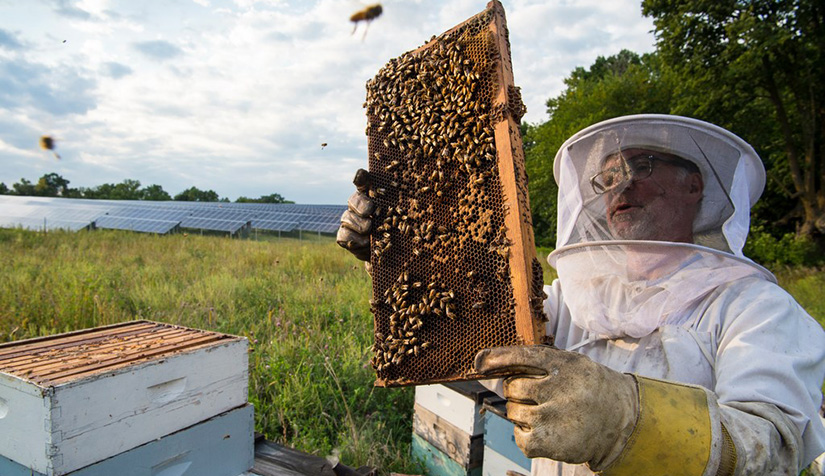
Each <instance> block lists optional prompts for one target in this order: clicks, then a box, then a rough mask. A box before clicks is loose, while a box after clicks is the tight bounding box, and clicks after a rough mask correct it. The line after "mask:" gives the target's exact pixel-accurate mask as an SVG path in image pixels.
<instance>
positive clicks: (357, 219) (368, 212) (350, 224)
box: [336, 169, 375, 261]
mask: <svg viewBox="0 0 825 476" xmlns="http://www.w3.org/2000/svg"><path fill="white" fill-rule="evenodd" d="M352 183H354V184H355V187H356V188H357V190H356V192H355V193H353V194H352V196H351V197H349V200H348V201H347V211H345V212H344V214H343V215H341V226H340V227H339V228H338V236H337V238H336V241H338V244H339V245H341V246H342V247H344V248H346V249H347V250H349V251H350V252H351V253H352V254H354V255H355V257H356V258H358V259H360V260H362V261H369V259H370V227H371V226H372V212H373V210H374V209H375V202H373V201H372V200H371V199H370V198H369V196H368V195H367V192H368V191H369V188H370V174H369V172H367V171H366V170H364V169H358V171H357V172H356V173H355V178H354V179H353V181H352Z"/></svg>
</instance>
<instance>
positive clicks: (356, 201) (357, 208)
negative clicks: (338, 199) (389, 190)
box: [347, 192, 375, 218]
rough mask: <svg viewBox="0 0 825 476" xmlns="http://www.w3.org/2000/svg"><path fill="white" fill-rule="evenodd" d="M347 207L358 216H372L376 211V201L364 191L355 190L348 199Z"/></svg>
mask: <svg viewBox="0 0 825 476" xmlns="http://www.w3.org/2000/svg"><path fill="white" fill-rule="evenodd" d="M347 208H349V209H350V210H351V211H352V212H354V213H355V214H356V215H358V216H362V217H364V218H371V217H372V212H373V211H375V202H374V201H373V200H372V199H371V198H370V197H368V196H367V194H366V193H364V192H353V194H352V195H350V197H349V200H347Z"/></svg>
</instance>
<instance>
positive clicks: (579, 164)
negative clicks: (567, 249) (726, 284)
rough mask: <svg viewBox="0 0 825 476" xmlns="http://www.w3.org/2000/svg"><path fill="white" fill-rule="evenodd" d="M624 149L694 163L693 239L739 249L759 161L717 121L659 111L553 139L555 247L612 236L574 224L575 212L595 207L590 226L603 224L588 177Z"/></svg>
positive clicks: (761, 173) (759, 185)
mask: <svg viewBox="0 0 825 476" xmlns="http://www.w3.org/2000/svg"><path fill="white" fill-rule="evenodd" d="M630 148H644V149H649V150H655V151H660V152H668V153H670V154H673V155H676V156H679V157H681V158H683V159H686V160H689V161H691V162H693V163H694V164H696V165H697V166H698V167H699V170H700V171H701V172H702V178H703V179H704V186H705V190H704V198H703V199H702V205H701V208H700V210H699V216H698V217H697V218H696V220H695V222H694V226H693V231H694V242H695V243H696V244H699V245H704V246H707V247H710V248H714V249H718V250H720V251H727V252H730V253H732V254H734V255H736V256H740V257H742V256H743V254H742V248H743V247H744V245H745V240H746V238H747V235H748V229H749V227H750V207H751V206H753V204H754V203H756V200H757V199H758V198H759V196H760V195H761V194H762V191H763V189H764V187H765V168H764V166H763V165H762V161H761V160H760V158H759V156H758V155H757V154H756V151H754V150H753V147H751V146H750V144H748V143H747V142H745V141H744V140H742V139H741V138H739V137H738V136H736V135H735V134H733V133H731V132H729V131H727V130H725V129H723V128H721V127H718V126H715V125H713V124H710V123H707V122H704V121H700V120H698V119H691V118H687V117H680V116H670V115H662V114H639V115H633V116H624V117H618V118H615V119H609V120H607V121H603V122H600V123H598V124H594V125H593V126H590V127H588V128H586V129H584V130H582V131H580V132H578V133H577V134H575V135H574V136H573V137H571V138H570V139H568V140H567V141H566V142H565V143H564V144H563V145H562V146H561V148H560V149H559V152H558V153H557V154H556V158H555V162H554V164H553V174H554V176H555V179H556V182H557V183H558V185H559V200H558V210H559V215H558V224H559V230H558V236H557V241H556V248H557V249H558V248H561V247H563V246H566V245H570V244H575V243H580V242H588V241H600V240H602V239H606V240H610V239H612V236H611V235H610V234H609V232H607V233H605V232H606V227H605V228H602V229H601V232H600V233H598V232H596V230H595V229H591V228H589V227H590V226H591V225H590V224H586V223H579V221H580V219H581V218H582V217H581V216H580V215H581V213H582V211H588V210H587V209H590V210H589V211H590V212H594V213H596V214H597V216H596V217H593V218H592V219H591V221H592V222H593V223H592V225H594V226H598V225H599V224H604V220H603V219H604V211H605V210H603V209H599V207H600V205H601V200H599V198H598V196H596V195H595V193H594V192H593V190H592V189H591V187H590V184H589V179H590V177H592V176H593V175H594V174H595V173H596V172H597V169H598V167H600V165H601V160H602V159H603V158H604V157H606V156H607V155H609V154H611V153H615V152H619V151H621V150H624V149H630ZM594 202H595V203H594ZM599 219H602V220H601V222H599ZM577 225H579V226H578V230H577Z"/></svg>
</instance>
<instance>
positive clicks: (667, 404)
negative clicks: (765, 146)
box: [339, 114, 825, 475]
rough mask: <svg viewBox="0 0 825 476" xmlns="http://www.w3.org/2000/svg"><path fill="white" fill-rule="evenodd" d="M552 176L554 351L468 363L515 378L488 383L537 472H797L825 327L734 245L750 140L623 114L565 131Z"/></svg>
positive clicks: (357, 214) (806, 458)
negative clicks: (555, 217)
mask: <svg viewBox="0 0 825 476" xmlns="http://www.w3.org/2000/svg"><path fill="white" fill-rule="evenodd" d="M554 175H555V178H556V181H557V182H558V184H559V199H558V227H559V228H558V232H557V246H556V250H555V251H554V252H553V253H551V254H550V256H549V257H548V260H549V261H550V264H552V265H553V266H554V267H555V269H556V270H557V271H558V276H559V278H558V279H557V280H555V281H554V282H553V284H552V285H551V286H546V287H545V292H546V293H547V294H548V298H547V300H546V301H545V312H546V314H547V315H548V317H549V318H550V321H549V322H548V325H547V332H548V334H552V335H554V336H555V347H556V348H551V347H548V346H521V347H502V348H495V349H487V350H483V351H481V352H480V353H479V354H478V355H477V356H476V362H475V365H476V370H477V371H479V372H481V373H484V374H487V375H490V376H496V375H501V374H507V373H509V374H513V373H515V374H516V376H513V377H509V378H506V379H504V380H497V381H495V384H496V385H497V387H498V388H497V390H498V391H499V393H501V394H502V395H503V396H504V397H505V398H507V400H508V403H507V416H508V418H509V419H511V420H512V421H514V422H515V423H516V430H515V437H516V443H517V444H518V445H519V447H520V448H521V449H522V451H524V453H525V454H526V455H527V456H528V457H530V458H536V459H534V460H533V462H532V473H533V474H534V475H551V474H552V475H556V474H563V475H589V474H593V473H594V472H603V474H610V475H625V474H626V475H660V474H673V475H675V474H685V475H734V474H736V475H740V474H759V475H767V474H793V475H796V474H798V473H799V472H800V471H801V469H802V468H804V467H806V466H807V465H808V464H809V463H810V462H811V461H812V460H813V459H814V458H815V457H816V456H818V455H819V454H820V453H822V452H823V450H825V427H823V425H822V422H821V420H820V418H819V415H818V410H819V408H820V404H821V402H822V393H821V385H822V381H823V378H825V332H823V330H822V328H821V326H820V325H819V324H818V323H817V322H816V321H814V320H813V319H812V318H811V317H810V316H809V315H808V314H807V313H806V312H805V311H804V310H803V309H802V308H801V307H800V306H799V305H798V304H797V303H796V302H795V301H794V299H793V298H792V297H791V296H790V295H788V294H787V293H786V292H785V291H784V290H782V289H781V288H780V287H779V286H777V284H776V280H775V278H774V277H773V275H772V274H771V273H770V272H769V271H767V270H766V269H764V268H763V267H761V266H759V265H758V264H756V263H754V262H753V261H751V260H750V259H748V258H746V257H745V256H744V255H743V253H742V248H743V246H744V244H745V239H746V237H747V234H748V228H749V212H750V207H751V206H752V205H753V204H754V202H755V201H756V200H757V198H758V197H759V195H760V194H761V193H762V189H763V187H764V184H765V171H764V168H763V166H762V163H761V161H760V159H759V157H758V156H757V154H756V152H755V151H754V150H753V148H752V147H751V146H750V145H748V144H747V143H746V142H744V141H743V140H742V139H740V138H739V137H737V136H735V135H734V134H732V133H730V132H728V131H726V130H724V129H722V128H719V127H717V126H714V125H712V124H708V123H706V122H702V121H698V120H695V119H689V118H684V117H678V116H665V115H647V114H646V115H636V116H627V117H620V118H616V119H611V120H608V121H604V122H601V123H598V124H595V125H593V126H591V127H588V128H587V129H584V130H583V131H581V132H579V133H577V134H576V135H574V136H573V137H571V138H570V139H569V140H568V141H567V142H565V143H564V144H563V145H562V147H561V149H560V150H559V152H558V154H557V155H556V159H555V163H554ZM370 206H371V204H370V202H369V201H368V199H366V198H365V196H364V195H363V194H358V193H356V195H354V197H353V198H352V199H351V200H350V208H351V210H352V211H351V212H350V213H349V214H347V213H345V215H344V216H343V217H342V228H341V229H340V230H339V242H340V243H342V245H343V246H345V247H349V248H351V249H353V250H355V251H356V254H357V252H358V250H359V249H360V250H361V251H363V246H364V245H365V244H366V246H368V243H369V241H368V238H367V241H366V243H365V242H364V241H363V238H364V236H365V235H364V233H363V231H364V227H363V224H364V220H368V216H369V213H370V211H369V208H370ZM367 229H368V228H367ZM361 256H364V255H363V254H361ZM367 256H368V255H367ZM560 349H564V350H560Z"/></svg>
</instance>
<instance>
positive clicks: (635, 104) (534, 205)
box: [523, 50, 672, 246]
mask: <svg viewBox="0 0 825 476" xmlns="http://www.w3.org/2000/svg"><path fill="white" fill-rule="evenodd" d="M671 82H672V79H671V76H670V75H669V74H668V73H667V72H666V71H663V70H662V68H661V62H660V61H659V58H658V57H657V56H656V55H655V54H647V55H644V56H641V57H640V56H639V55H637V54H636V53H633V52H631V51H628V50H622V51H621V52H619V53H618V54H616V55H613V56H610V57H607V58H605V57H601V56H600V57H599V58H597V59H596V61H595V62H594V63H593V65H592V66H591V67H590V68H589V69H584V68H582V67H578V68H576V69H575V70H573V72H572V73H571V75H570V77H569V78H567V79H565V84H566V85H567V88H566V89H565V90H564V91H563V92H562V93H561V94H560V95H559V96H557V97H555V98H550V99H548V100H547V113H548V115H549V116H550V119H549V120H548V121H547V122H544V123H542V124H538V125H527V126H526V127H524V128H523V129H525V133H524V151H525V159H526V167H527V172H528V174H529V176H530V208H531V211H532V215H533V230H534V233H535V236H536V243H538V244H539V245H542V246H552V245H554V244H555V233H556V195H557V194H558V189H557V188H556V182H555V179H554V178H553V159H554V157H555V155H556V152H557V151H558V150H559V147H561V145H562V143H564V141H565V140H567V139H568V138H569V137H570V136H572V135H573V134H575V133H576V132H578V131H579V130H581V129H583V128H585V127H587V126H590V125H592V124H594V123H596V122H599V121H603V120H606V119H610V118H613V117H618V116H622V115H626V114H638V113H667V112H669V109H670V103H671V101H672V95H671V90H672V84H671Z"/></svg>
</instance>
